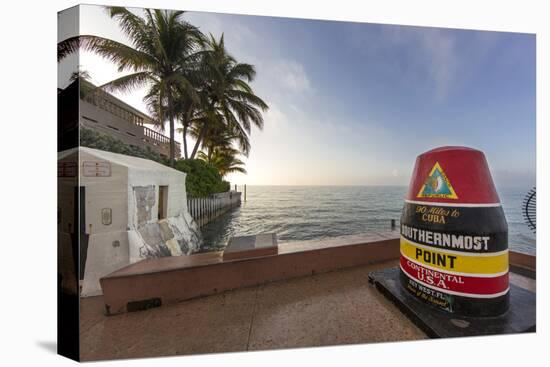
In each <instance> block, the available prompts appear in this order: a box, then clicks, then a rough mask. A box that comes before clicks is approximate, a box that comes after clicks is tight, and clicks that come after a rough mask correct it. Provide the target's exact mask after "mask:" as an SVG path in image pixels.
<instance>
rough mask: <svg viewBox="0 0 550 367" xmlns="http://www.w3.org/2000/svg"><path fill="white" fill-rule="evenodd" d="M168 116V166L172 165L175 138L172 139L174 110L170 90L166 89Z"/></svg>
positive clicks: (174, 153) (174, 152)
mask: <svg viewBox="0 0 550 367" xmlns="http://www.w3.org/2000/svg"><path fill="white" fill-rule="evenodd" d="M168 116H169V118H170V167H174V157H175V156H176V140H175V139H174V111H173V108H172V94H171V93H170V91H168Z"/></svg>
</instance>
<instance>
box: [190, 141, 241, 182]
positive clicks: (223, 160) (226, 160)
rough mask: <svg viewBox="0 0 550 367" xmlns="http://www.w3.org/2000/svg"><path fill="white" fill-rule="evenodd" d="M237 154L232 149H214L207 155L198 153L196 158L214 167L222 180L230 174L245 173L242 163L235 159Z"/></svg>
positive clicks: (201, 152) (235, 150) (237, 152)
mask: <svg viewBox="0 0 550 367" xmlns="http://www.w3.org/2000/svg"><path fill="white" fill-rule="evenodd" d="M238 154H239V151H238V150H237V149H235V148H232V147H223V148H222V147H215V148H214V149H213V150H211V151H208V152H207V153H205V152H203V151H200V152H199V153H198V154H197V158H198V159H200V160H203V161H205V162H207V163H210V164H212V165H213V166H214V167H216V169H217V170H218V172H219V173H220V176H222V178H223V177H225V175H227V174H228V173H232V172H240V173H246V169H245V168H244V167H243V166H244V162H243V161H241V160H240V159H239V158H237V156H238Z"/></svg>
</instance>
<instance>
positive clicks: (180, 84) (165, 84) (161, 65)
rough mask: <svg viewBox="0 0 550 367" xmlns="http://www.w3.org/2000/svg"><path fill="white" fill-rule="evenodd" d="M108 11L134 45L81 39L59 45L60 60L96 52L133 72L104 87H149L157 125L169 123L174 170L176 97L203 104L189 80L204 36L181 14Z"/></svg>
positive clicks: (148, 96)
mask: <svg viewBox="0 0 550 367" xmlns="http://www.w3.org/2000/svg"><path fill="white" fill-rule="evenodd" d="M106 9H107V12H108V14H109V16H110V17H111V18H112V19H115V20H116V21H117V22H118V23H119V26H120V28H121V30H122V31H123V33H124V34H125V35H126V36H128V38H129V39H130V42H131V44H132V46H127V45H125V44H123V43H120V42H117V41H113V40H110V39H107V38H103V37H98V36H93V35H82V36H79V37H74V38H71V39H68V40H66V41H64V42H62V43H61V44H60V45H58V60H60V58H63V57H65V56H66V55H67V54H68V53H70V52H74V50H76V49H79V48H80V49H83V50H87V51H92V52H95V53H97V54H98V55H100V56H103V57H104V58H106V59H108V60H110V61H112V62H113V63H114V64H116V65H117V66H118V71H119V72H125V71H126V72H128V71H129V72H130V74H128V75H125V76H122V77H119V78H117V79H115V80H112V81H110V82H109V83H106V84H104V85H102V86H100V88H102V89H105V90H107V91H122V92H128V91H131V90H134V89H136V88H139V87H142V86H147V87H148V88H149V89H148V93H147V95H146V97H145V101H146V103H147V105H148V107H149V109H150V110H151V113H152V114H153V116H154V117H155V119H156V123H157V124H158V125H159V126H160V128H161V129H163V128H164V122H165V121H166V120H168V122H169V127H170V165H171V166H173V165H174V155H175V140H174V131H175V128H174V120H175V118H176V116H175V110H174V103H175V98H176V94H178V95H179V97H181V98H187V99H190V100H194V101H197V100H198V96H197V93H196V92H195V89H194V88H193V86H192V84H191V82H190V81H189V79H188V77H187V76H188V75H189V74H190V70H193V69H195V68H196V65H197V61H198V56H199V53H198V51H199V50H200V47H201V45H202V43H203V40H204V36H203V34H202V33H201V32H200V31H199V29H198V28H196V27H194V26H193V25H191V24H189V23H188V22H185V21H184V20H182V19H181V18H182V15H183V14H184V12H182V11H169V10H150V9H145V10H144V12H145V17H144V18H142V17H140V16H138V15H136V14H134V13H132V12H130V11H129V10H128V9H126V8H123V7H107V8H106ZM176 90H177V91H176Z"/></svg>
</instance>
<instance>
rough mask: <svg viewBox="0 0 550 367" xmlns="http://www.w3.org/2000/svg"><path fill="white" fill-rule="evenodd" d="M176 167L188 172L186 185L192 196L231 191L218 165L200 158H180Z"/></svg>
mask: <svg viewBox="0 0 550 367" xmlns="http://www.w3.org/2000/svg"><path fill="white" fill-rule="evenodd" d="M174 168H175V169H177V170H179V171H182V172H185V173H187V179H186V182H185V186H186V189H187V193H188V194H189V196H191V197H205V196H208V195H210V194H213V193H218V192H226V191H229V182H227V181H223V179H222V177H221V175H220V174H219V172H218V170H217V169H216V167H214V166H213V165H211V164H209V163H206V162H204V161H202V160H200V159H180V160H178V161H176V164H175V167H174Z"/></svg>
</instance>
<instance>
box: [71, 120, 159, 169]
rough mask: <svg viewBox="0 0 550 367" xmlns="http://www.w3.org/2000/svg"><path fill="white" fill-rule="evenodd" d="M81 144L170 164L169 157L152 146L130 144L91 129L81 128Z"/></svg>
mask: <svg viewBox="0 0 550 367" xmlns="http://www.w3.org/2000/svg"><path fill="white" fill-rule="evenodd" d="M80 146H83V147H88V148H93V149H99V150H105V151H107V152H112V153H119V154H125V155H129V156H132V157H138V158H144V159H150V160H152V161H155V162H158V163H161V164H164V165H167V164H168V159H166V158H164V157H163V156H162V155H161V154H159V153H157V152H155V151H154V150H152V149H151V148H150V147H145V148H141V147H136V146H133V145H129V144H126V143H123V142H122V141H121V140H119V139H117V138H114V137H112V136H110V135H105V134H101V133H99V132H97V131H94V130H90V129H85V128H81V129H80Z"/></svg>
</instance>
